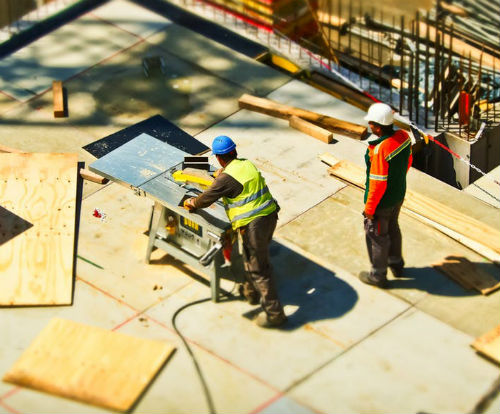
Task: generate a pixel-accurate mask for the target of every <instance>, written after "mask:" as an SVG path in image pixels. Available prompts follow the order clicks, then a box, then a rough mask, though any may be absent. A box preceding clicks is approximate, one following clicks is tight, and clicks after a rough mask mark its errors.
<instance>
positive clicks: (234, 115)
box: [0, 0, 500, 414]
mask: <svg viewBox="0 0 500 414" xmlns="http://www.w3.org/2000/svg"><path fill="white" fill-rule="evenodd" d="M83 32H85V34H84V35H81V36H80V34H81V33H83ZM77 52H78V53H77ZM159 54H161V55H163V56H165V57H166V60H167V62H168V64H167V66H168V73H167V75H166V76H165V77H164V78H155V79H151V80H149V81H147V80H145V79H144V77H143V76H142V68H141V60H142V58H143V57H145V56H151V55H159ZM0 70H1V72H2V81H0V116H1V119H0V144H3V145H8V146H12V147H17V148H19V149H22V150H25V151H34V152H76V153H78V155H79V159H80V160H81V161H84V162H86V163H90V162H92V161H93V160H94V157H92V156H91V155H90V154H89V153H87V152H86V151H84V150H83V149H82V148H81V147H82V146H84V145H86V144H88V143H90V142H93V141H95V140H97V139H99V138H102V137H104V136H107V135H109V134H110V133H113V132H115V131H118V130H120V129H123V128H124V127H126V126H129V125H132V124H135V123H137V122H139V121H141V120H143V119H145V118H147V117H149V116H151V115H154V114H157V113H159V114H161V115H163V116H164V117H166V118H168V119H170V120H171V121H172V122H174V123H176V124H177V125H178V126H180V127H181V128H183V129H185V130H186V131H188V132H189V133H191V134H193V135H195V136H196V138H198V139H199V140H200V141H201V142H203V143H205V144H207V145H209V144H210V143H211V140H212V139H213V137H214V136H216V135H218V134H220V133H224V134H228V135H230V136H232V137H233V138H234V139H235V141H236V142H237V144H238V150H239V153H240V155H241V156H243V157H247V158H249V159H252V160H253V161H255V163H256V164H257V165H258V166H259V168H260V169H261V170H262V171H263V174H264V176H265V177H266V180H267V182H268V184H269V187H270V189H271V191H272V193H273V195H274V196H275V197H276V198H277V199H278V201H279V202H280V205H281V207H282V211H281V213H280V221H279V227H278V230H277V231H276V234H275V239H274V241H273V244H272V248H271V255H272V260H273V265H274V271H275V275H276V279H277V284H278V289H279V292H280V296H281V298H282V300H283V303H284V304H285V310H286V313H287V314H288V315H289V319H290V322H289V325H288V328H287V329H286V330H282V331H266V330H262V329H260V328H258V327H256V326H255V324H254V323H253V322H252V321H251V320H250V318H251V316H252V314H254V313H255V312H254V311H256V310H258V307H250V306H249V305H248V304H246V303H244V302H242V301H239V300H224V301H222V302H221V303H218V304H214V303H212V302H205V303H203V304H200V305H197V306H194V307H191V308H189V309H187V310H185V311H183V312H182V313H181V314H180V316H179V318H178V320H177V325H178V327H179V329H180V330H181V332H182V333H183V334H184V335H185V336H186V338H187V340H188V342H189V343H190V345H191V347H192V348H193V352H194V353H195V355H196V357H197V358H198V360H199V364H200V366H201V369H202V371H203V373H204V375H205V377H206V380H207V383H208V386H209V389H210V391H211V393H212V397H213V401H214V405H215V408H216V410H217V412H219V413H265V414H276V413H290V414H302V413H334V412H342V413H351V412H352V413H379V412H380V413H382V412H383V413H416V412H443V413H444V412H457V413H458V412H461V413H466V412H471V410H473V408H474V407H475V406H476V404H477V403H478V402H479V401H480V400H481V398H482V397H483V396H484V394H485V393H486V392H487V391H488V390H489V389H490V387H491V386H492V384H493V383H494V381H495V380H496V379H497V378H498V376H499V370H498V366H496V365H494V364H492V363H491V362H489V361H487V360H486V359H484V358H482V357H480V356H479V355H477V354H476V353H475V352H474V351H473V350H472V348H470V344H471V342H472V341H473V340H474V338H475V337H476V336H478V335H480V334H482V333H484V332H486V331H488V330H490V329H492V328H493V327H494V326H496V325H498V324H499V323H500V312H499V310H500V302H499V299H500V292H496V293H493V294H491V295H489V296H487V297H485V296H481V295H478V294H475V293H471V292H469V291H465V290H464V289H462V288H461V287H460V286H458V285H456V284H455V283H454V282H452V281H450V280H449V279H447V278H446V277H444V276H442V275H441V274H439V273H438V272H436V271H434V270H433V269H432V268H431V265H432V263H434V262H436V261H438V260H441V259H442V258H444V257H445V256H447V255H450V254H460V255H463V256H466V257H467V258H469V259H470V260H471V261H473V262H476V263H480V265H481V266H483V267H484V268H485V269H486V270H487V271H489V272H490V273H492V274H494V275H496V277H497V278H499V279H500V276H499V272H498V268H497V267H494V266H493V265H492V264H490V263H488V262H487V261H486V260H485V259H483V258H481V257H480V256H478V255H477V254H476V253H474V252H473V251H471V250H469V249H467V248H465V247H464V246H462V245H460V244H458V243H457V242H455V241H453V240H452V239H450V238H448V237H447V236H445V235H443V234H442V233H440V232H438V231H437V230H434V229H432V228H430V227H427V226H425V225H423V224H421V223H420V222H417V221H416V220H415V219H414V218H412V217H409V216H406V215H403V217H402V220H401V224H402V228H403V233H404V252H405V257H406V260H407V264H408V276H409V277H407V278H405V279H401V280H397V281H393V280H391V282H390V289H388V290H380V289H376V288H373V287H370V286H366V285H364V284H362V283H361V282H359V281H358V279H357V278H356V277H355V275H356V274H357V272H358V271H359V270H362V269H365V268H366V267H367V266H368V260H367V257H366V252H365V247H364V242H363V232H362V217H361V214H360V212H361V210H362V193H361V192H360V191H359V190H357V189H354V188H352V187H346V185H345V184H343V183H341V182H339V181H337V180H335V179H333V178H331V177H329V176H328V175H327V172H326V166H325V165H324V164H322V163H321V162H320V161H319V159H318V155H319V154H322V153H324V152H330V153H332V154H334V155H335V156H336V157H337V158H345V159H349V160H351V161H353V162H357V163H358V164H360V165H361V163H362V154H363V152H364V146H363V144H362V143H360V142H358V141H353V140H351V139H349V138H346V137H341V136H337V137H336V139H337V141H336V142H335V143H333V144H330V145H327V144H324V143H322V142H320V141H317V140H315V139H313V138H311V137H308V136H306V135H304V134H302V133H300V132H298V131H295V130H293V129H290V128H289V127H288V125H287V122H285V121H283V120H277V119H273V118H270V117H266V116H264V115H261V114H255V113H252V112H250V111H246V110H238V106H237V98H238V97H239V96H240V95H241V94H242V93H253V94H258V95H262V96H265V95H269V97H270V98H271V99H275V100H279V101H282V102H285V103H289V104H292V105H296V106H301V107H304V108H307V109H311V110H316V111H318V112H323V113H325V114H328V115H332V116H336V117H339V118H343V119H347V120H351V121H354V122H362V116H363V115H364V114H363V113H362V112H361V111H359V110H358V109H356V108H353V107H351V106H349V105H347V104H345V103H343V102H341V101H338V100H336V99H334V98H332V97H331V96H329V95H327V94H324V93H322V92H319V91H316V90H314V89H312V88H311V87H309V86H307V85H304V84H302V83H300V82H298V81H293V80H291V79H289V78H288V77H286V76H284V75H282V74H280V73H278V72H276V71H274V70H272V69H270V68H268V67H266V66H264V65H262V64H260V63H258V62H255V61H253V60H251V59H249V58H247V57H245V56H243V55H240V54H238V53H236V52H234V51H232V50H230V49H228V48H226V47H224V46H221V45H219V44H216V43H215V42H213V41H210V40H207V39H206V38H203V37H201V36H200V35H198V34H196V33H194V32H191V31H189V30H187V29H185V28H182V27H180V26H177V25H175V24H172V23H171V22H170V21H169V20H167V19H165V18H163V17H161V16H158V15H156V14H154V13H151V12H149V11H147V10H145V9H142V8H141V7H139V6H137V5H134V4H132V3H129V2H127V1H122V0H115V1H113V2H111V3H108V4H106V5H104V6H102V7H100V8H99V9H96V10H94V11H92V12H91V13H88V14H86V15H85V16H82V17H81V18H80V19H78V20H76V21H74V22H71V23H69V24H68V25H66V26H63V27H62V28H61V29H59V30H57V31H55V32H53V33H51V34H49V35H47V36H45V37H44V38H42V39H40V40H38V41H37V42H35V43H33V44H31V45H29V46H27V47H25V48H23V49H22V50H20V51H19V52H16V53H15V54H14V55H12V56H9V57H8V58H6V59H4V60H3V61H0ZM56 78H59V79H63V80H65V82H64V85H65V87H66V88H67V91H68V103H69V117H67V118H60V119H55V118H53V117H52V112H51V109H52V108H51V106H52V96H51V93H50V91H49V88H50V84H51V82H52V79H56ZM409 186H410V187H412V188H413V189H415V190H417V191H421V192H423V193H424V194H426V195H427V196H429V197H433V198H435V199H436V200H439V201H440V202H443V203H445V204H447V205H450V206H453V207H454V208H457V209H458V210H460V211H462V212H464V213H467V214H470V215H471V216H473V217H475V218H477V219H480V220H483V221H484V222H486V223H488V224H490V225H493V226H495V227H498V223H499V222H500V221H499V218H500V211H499V210H498V209H496V208H494V207H492V206H489V205H486V204H484V203H483V202H481V201H479V200H477V199H475V198H474V197H472V196H470V195H468V194H465V193H462V192H460V191H458V190H456V189H453V188H451V187H448V186H446V185H445V184H442V183H440V182H438V181H436V180H434V179H433V178H431V177H428V176H426V175H425V174H422V173H420V172H419V171H415V170H413V171H412V172H411V174H410V177H409ZM94 208H100V209H101V210H103V211H104V212H105V213H106V220H105V221H101V220H99V219H96V218H95V217H93V216H92V211H93V210H94ZM150 211H151V201H150V200H148V199H145V198H140V197H137V196H135V195H134V194H133V193H132V192H131V191H130V190H128V189H126V188H124V187H121V186H119V185H117V184H108V185H106V186H99V185H97V184H93V183H88V182H85V183H84V189H83V200H82V204H81V214H80V226H79V234H78V251H77V254H78V260H77V268H76V280H75V294H74V301H73V305H72V306H61V307H43V308H38V307H23V308H2V309H0V314H1V317H0V332H2V341H1V343H0V374H3V373H5V372H6V371H7V370H8V369H9V368H10V366H11V365H12V364H13V363H14V361H15V360H16V359H17V358H18V357H19V356H20V355H21V354H22V352H23V350H24V349H26V348H27V346H28V345H29V344H30V343H31V341H32V340H33V339H34V338H35V337H36V335H37V334H38V333H39V332H40V330H41V329H42V328H43V327H44V326H45V325H46V324H47V322H48V321H49V320H50V319H51V318H52V317H54V316H60V317H64V318H68V319H72V320H75V321H79V322H84V323H87V324H91V325H95V326H100V327H103V328H106V329H113V330H117V331H120V332H124V333H128V334H130V335H134V336H139V337H144V338H152V339H159V340H166V341H170V342H172V343H173V344H175V345H176V346H177V352H176V353H175V354H174V356H173V358H172V359H171V360H170V361H169V362H168V364H167V365H166V366H165V367H164V368H163V370H162V371H161V372H160V374H159V375H158V377H157V378H156V379H155V381H154V382H153V383H152V385H151V386H150V387H149V388H148V389H147V391H146V392H145V394H144V395H143V396H142V398H141V399H140V400H139V402H138V404H137V406H136V407H135V409H134V412H144V413H156V412H158V413H166V412H168V413H193V412H197V413H203V412H208V408H207V405H206V402H205V399H204V396H203V392H202V389H201V386H200V382H199V380H198V378H197V376H196V372H195V369H194V367H193V365H192V362H191V360H190V358H189V355H188V353H187V351H186V350H185V348H184V347H183V345H182V342H181V340H180V339H179V337H178V336H177V335H176V334H175V331H174V329H173V326H172V321H171V319H172V316H173V314H174V312H175V311H176V310H177V309H178V308H179V307H181V306H183V305H184V304H186V303H188V302H190V301H193V300H197V299H201V298H205V297H208V296H209V288H208V286H207V285H206V281H205V279H204V278H203V276H200V275H198V274H196V273H194V272H193V271H191V270H190V269H188V268H187V267H186V266H184V265H183V264H182V263H180V262H178V261H176V260H175V259H173V258H171V257H169V256H168V255H165V254H163V253H162V252H161V251H159V250H157V251H155V252H154V253H153V260H152V262H151V264H145V263H144V256H145V251H146V244H147V237H146V235H145V234H144V233H145V231H146V230H147V227H148V222H149V215H150ZM200 281H201V282H202V283H200ZM203 282H205V283H203ZM155 287H156V288H155ZM158 287H159V288H158ZM223 287H224V288H226V289H228V290H230V289H231V288H232V287H233V284H232V283H230V282H228V281H224V283H223ZM499 407H500V400H499V398H498V397H497V399H496V400H495V401H494V402H493V404H492V405H491V406H490V408H489V411H488V412H492V413H493V412H498V408H499ZM35 412H36V413H70V412H71V413H73V412H75V413H76V412H78V413H94V412H95V413H97V412H107V411H106V410H103V409H100V408H98V407H93V406H90V405H86V404H82V403H78V402H74V401H70V400H66V399H63V398H59V397H56V396H52V395H49V394H45V393H41V392H37V391H32V390H28V389H24V388H20V387H16V386H12V385H10V384H6V383H0V414H4V413H35Z"/></svg>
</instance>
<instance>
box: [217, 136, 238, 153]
mask: <svg viewBox="0 0 500 414" xmlns="http://www.w3.org/2000/svg"><path fill="white" fill-rule="evenodd" d="M235 148H236V144H235V143H234V141H233V140H232V139H231V138H229V137H228V136H226V135H219V136H218V137H215V138H214V141H213V142H212V152H213V153H214V154H215V155H222V154H228V153H230V152H231V151H232V150H234V149H235Z"/></svg>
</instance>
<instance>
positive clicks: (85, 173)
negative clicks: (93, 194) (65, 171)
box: [80, 168, 109, 184]
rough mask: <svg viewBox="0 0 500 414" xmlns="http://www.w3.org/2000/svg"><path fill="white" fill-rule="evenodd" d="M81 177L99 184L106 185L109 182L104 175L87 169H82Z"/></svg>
mask: <svg viewBox="0 0 500 414" xmlns="http://www.w3.org/2000/svg"><path fill="white" fill-rule="evenodd" d="M80 176H81V177H82V178H83V179H84V180H88V181H92V182H94V183H97V184H106V183H107V182H108V181H109V180H108V179H107V178H105V177H103V176H102V175H99V174H97V173H95V172H92V171H90V170H88V169H87V168H80Z"/></svg>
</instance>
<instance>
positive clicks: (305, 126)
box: [289, 116, 333, 144]
mask: <svg viewBox="0 0 500 414" xmlns="http://www.w3.org/2000/svg"><path fill="white" fill-rule="evenodd" d="M289 124H290V126H291V127H292V128H294V129H296V130H298V131H300V132H303V133H304V134H307V135H310V136H311V137H313V138H316V139H319V140H320V141H323V142H326V143H327V144H329V143H330V142H332V141H333V133H332V132H330V131H328V130H327V129H324V128H321V127H319V126H317V125H315V124H313V123H311V122H309V121H305V120H303V119H302V118H299V117H297V116H292V117H290V119H289Z"/></svg>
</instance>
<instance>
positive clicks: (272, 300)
mask: <svg viewBox="0 0 500 414" xmlns="http://www.w3.org/2000/svg"><path fill="white" fill-rule="evenodd" d="M277 221H278V213H277V212H276V211H274V212H273V213H271V214H269V215H267V216H261V217H257V218H256V219H255V220H253V221H251V222H250V223H248V224H247V225H246V226H245V227H243V228H241V229H240V231H241V236H242V239H243V248H244V250H245V270H246V275H245V277H246V279H247V282H245V285H246V286H245V289H246V290H247V291H252V290H256V291H257V292H258V293H259V294H260V303H261V305H262V308H263V309H264V311H265V312H266V314H267V315H268V316H269V317H271V318H272V317H277V316H280V315H282V314H283V307H282V306H281V303H280V301H279V299H278V294H277V291H276V287H275V286H274V282H273V279H272V265H271V260H270V257H269V244H270V243H271V240H272V238H273V233H274V230H275V229H276V223H277Z"/></svg>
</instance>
